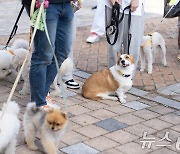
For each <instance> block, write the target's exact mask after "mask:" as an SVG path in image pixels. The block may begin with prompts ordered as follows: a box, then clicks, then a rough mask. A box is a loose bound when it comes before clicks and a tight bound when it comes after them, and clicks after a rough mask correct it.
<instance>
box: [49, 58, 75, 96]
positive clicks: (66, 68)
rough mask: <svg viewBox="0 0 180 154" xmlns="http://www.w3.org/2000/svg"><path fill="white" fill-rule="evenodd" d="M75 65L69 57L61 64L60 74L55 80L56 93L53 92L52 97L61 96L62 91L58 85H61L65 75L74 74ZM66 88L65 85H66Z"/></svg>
mask: <svg viewBox="0 0 180 154" xmlns="http://www.w3.org/2000/svg"><path fill="white" fill-rule="evenodd" d="M73 68H74V64H73V61H72V60H71V59H70V58H69V57H68V58H67V59H65V60H64V62H63V63H62V64H61V67H60V69H59V72H58V74H57V76H56V78H55V79H54V82H53V85H54V89H55V90H54V91H52V92H51V95H53V96H59V95H60V94H61V89H60V87H59V86H58V84H61V81H62V80H61V77H62V76H63V75H65V74H66V73H69V72H73ZM64 86H65V84H64Z"/></svg>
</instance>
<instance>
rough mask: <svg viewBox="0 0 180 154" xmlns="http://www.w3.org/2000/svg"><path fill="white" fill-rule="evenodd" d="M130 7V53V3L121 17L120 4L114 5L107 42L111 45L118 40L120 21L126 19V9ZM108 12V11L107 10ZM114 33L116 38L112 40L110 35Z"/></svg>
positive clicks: (129, 16)
mask: <svg viewBox="0 0 180 154" xmlns="http://www.w3.org/2000/svg"><path fill="white" fill-rule="evenodd" d="M128 9H129V15H128V54H129V48H130V43H131V34H130V26H131V9H130V5H129V6H126V7H125V8H124V10H123V12H122V16H121V18H120V19H119V15H120V13H119V11H120V5H119V4H118V3H117V2H116V3H115V4H114V5H113V7H112V17H111V21H110V24H109V25H107V26H106V38H107V42H108V43H109V44H110V45H114V44H115V43H116V42H117V38H118V35H119V23H121V22H122V20H123V19H124V14H125V10H128ZM106 14H107V12H106ZM113 35H114V40H113V41H112V42H111V39H110V36H113Z"/></svg>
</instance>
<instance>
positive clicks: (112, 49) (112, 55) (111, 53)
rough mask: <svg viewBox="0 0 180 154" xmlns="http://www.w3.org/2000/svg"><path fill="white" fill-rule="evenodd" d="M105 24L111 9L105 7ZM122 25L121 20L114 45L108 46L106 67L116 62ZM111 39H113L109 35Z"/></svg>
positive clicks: (120, 41)
mask: <svg viewBox="0 0 180 154" xmlns="http://www.w3.org/2000/svg"><path fill="white" fill-rule="evenodd" d="M105 9H106V25H107V24H109V21H110V19H111V14H112V9H111V8H109V7H106V8H105ZM123 29H124V25H123V22H121V23H120V24H119V35H118V39H117V42H116V43H115V44H114V45H109V46H108V67H112V66H114V65H115V64H116V63H117V52H121V49H122V36H123ZM110 39H111V41H112V39H114V38H113V37H110Z"/></svg>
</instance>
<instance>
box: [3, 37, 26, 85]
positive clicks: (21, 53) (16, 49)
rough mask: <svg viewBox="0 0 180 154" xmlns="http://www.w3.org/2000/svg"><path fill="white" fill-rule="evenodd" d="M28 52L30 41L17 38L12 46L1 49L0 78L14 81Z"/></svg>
mask: <svg viewBox="0 0 180 154" xmlns="http://www.w3.org/2000/svg"><path fill="white" fill-rule="evenodd" d="M11 51H12V52H13V54H11ZM27 53H28V42H27V41H25V40H23V39H17V40H15V41H14V42H13V45H12V47H11V48H7V49H4V50H0V79H7V80H8V81H11V82H14V80H15V78H16V76H17V71H18V70H19V68H20V66H21V65H22V63H23V61H24V59H25V56H26V54H27Z"/></svg>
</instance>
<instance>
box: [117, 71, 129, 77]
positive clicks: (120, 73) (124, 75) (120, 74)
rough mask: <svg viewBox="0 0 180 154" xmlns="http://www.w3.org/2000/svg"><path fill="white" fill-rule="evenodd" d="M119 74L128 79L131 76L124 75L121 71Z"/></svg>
mask: <svg viewBox="0 0 180 154" xmlns="http://www.w3.org/2000/svg"><path fill="white" fill-rule="evenodd" d="M118 73H119V75H121V76H123V77H126V78H128V77H130V76H131V75H130V74H123V73H122V72H121V71H120V70H118Z"/></svg>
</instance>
